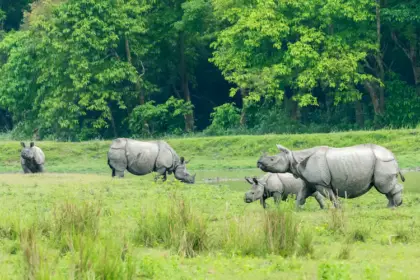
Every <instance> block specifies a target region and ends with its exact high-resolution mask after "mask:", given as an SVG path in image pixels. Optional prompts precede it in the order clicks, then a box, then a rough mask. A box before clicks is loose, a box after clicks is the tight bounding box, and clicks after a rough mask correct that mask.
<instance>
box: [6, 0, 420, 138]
mask: <svg viewBox="0 0 420 280" xmlns="http://www.w3.org/2000/svg"><path fill="white" fill-rule="evenodd" d="M377 4H378V5H377ZM417 4H418V3H417V1H415V0H410V1H403V2H401V1H396V0H390V1H386V3H385V2H383V1H382V2H380V3H379V2H375V1H368V0H356V1H352V2H345V1H344V2H343V1H341V2H337V1H329V0H315V1H310V2H308V1H305V0H297V1H292V2H290V1H286V2H284V1H283V2H278V1H273V0H269V1H260V0H250V1H236V0H163V1H155V0H153V1H137V0H114V1H106V3H105V2H103V1H99V0H39V1H31V0H17V1H12V0H3V1H2V2H1V4H0V76H1V77H2V79H1V80H0V131H13V133H12V135H13V137H14V138H15V139H17V138H22V137H24V138H29V137H32V135H33V131H34V130H35V129H37V131H38V133H39V137H40V138H41V139H60V140H71V141H82V140H89V139H110V138H115V137H118V136H121V137H133V136H135V137H136V136H141V137H142V138H146V137H158V136H166V135H168V134H173V135H180V134H183V133H190V132H192V131H194V130H195V131H203V132H204V134H211V135H214V134H218V135H221V134H224V135H226V134H244V133H248V134H264V133H303V132H332V131H337V130H340V131H341V130H354V129H360V128H362V129H372V128H375V129H377V128H384V127H392V128H400V127H415V126H417V125H418V123H419V119H418V116H419V115H420V113H419V112H418V111H419V108H418V106H417V104H419V103H420V102H419V100H418V98H419V96H420V70H419V69H420V65H419V59H417V58H418V57H419V56H420V54H419V48H418V45H419V43H418V41H419V38H420V36H419V35H418V30H419V28H420V19H419V14H420V11H419V7H418V6H419V5H417ZM376 9H377V12H378V13H376ZM377 24H379V25H377ZM378 32H379V33H378ZM388 72H389V73H392V74H388ZM367 82H369V83H368V84H367ZM367 85H374V87H373V91H369V90H368V88H366V86H367ZM379 85H380V86H383V90H384V92H385V95H384V96H383V99H382V97H381V96H382V95H381V93H382V91H381V90H380V88H379ZM238 93H240V96H239V94H238ZM229 95H230V96H231V97H233V95H238V96H237V97H238V99H237V100H235V101H236V103H235V104H233V103H232V99H231V98H230V96H229ZM284 95H286V96H287V99H286V100H285V101H286V102H284V103H282V102H281V101H282V100H283V97H284ZM239 98H240V99H242V100H239ZM378 99H379V100H378ZM356 100H357V101H358V102H357V106H355V105H356V104H354V101H356ZM382 101H383V104H385V106H384V108H383V109H381V110H379V111H378V110H377V109H376V110H374V106H373V104H376V105H378V104H377V102H379V106H380V107H381V106H382ZM218 104H225V105H222V106H218ZM375 108H377V107H376V106H375ZM381 108H382V107H381ZM238 110H240V113H241V118H240V123H241V125H238V122H239V121H238V115H239V111H238ZM209 115H210V118H209ZM356 116H357V117H356ZM206 128H208V129H206Z"/></svg>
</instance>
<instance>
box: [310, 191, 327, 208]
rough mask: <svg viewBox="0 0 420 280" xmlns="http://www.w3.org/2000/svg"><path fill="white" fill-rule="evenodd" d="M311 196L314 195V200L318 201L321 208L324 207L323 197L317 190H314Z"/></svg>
mask: <svg viewBox="0 0 420 280" xmlns="http://www.w3.org/2000/svg"><path fill="white" fill-rule="evenodd" d="M312 196H313V197H315V199H316V201H318V204H319V207H321V209H324V208H325V204H324V197H323V196H322V195H321V194H320V193H319V192H314V193H313V194H312Z"/></svg>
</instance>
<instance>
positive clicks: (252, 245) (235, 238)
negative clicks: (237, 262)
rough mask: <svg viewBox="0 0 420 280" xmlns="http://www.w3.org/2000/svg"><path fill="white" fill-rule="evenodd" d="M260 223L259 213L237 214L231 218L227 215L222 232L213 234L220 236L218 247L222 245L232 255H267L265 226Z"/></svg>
mask: <svg viewBox="0 0 420 280" xmlns="http://www.w3.org/2000/svg"><path fill="white" fill-rule="evenodd" d="M226 216H227V215H226ZM260 224H261V215H259V214H250V215H247V216H243V215H236V216H234V217H232V218H230V219H229V218H227V217H226V218H225V221H224V226H223V227H222V232H217V233H215V234H214V235H213V236H215V238H217V237H219V240H218V242H219V243H218V245H216V247H218V246H220V248H222V249H223V250H224V251H225V252H226V253H228V254H231V255H243V256H259V255H265V254H266V253H267V247H266V246H264V245H265V244H264V234H263V228H262V227H261V226H259V225H260ZM215 243H216V242H215Z"/></svg>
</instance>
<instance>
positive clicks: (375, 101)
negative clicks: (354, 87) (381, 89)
mask: <svg viewBox="0 0 420 280" xmlns="http://www.w3.org/2000/svg"><path fill="white" fill-rule="evenodd" d="M365 88H366V90H367V91H368V92H369V95H370V99H371V100H372V105H373V111H374V112H375V115H381V110H380V107H379V99H378V96H377V94H376V91H375V87H374V86H373V85H372V84H371V83H370V82H365Z"/></svg>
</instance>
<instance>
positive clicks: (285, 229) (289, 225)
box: [264, 207, 299, 257]
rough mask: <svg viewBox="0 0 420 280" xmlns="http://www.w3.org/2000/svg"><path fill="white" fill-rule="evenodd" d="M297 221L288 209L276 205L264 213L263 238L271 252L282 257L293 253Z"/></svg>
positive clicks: (296, 235) (296, 236)
mask: <svg viewBox="0 0 420 280" xmlns="http://www.w3.org/2000/svg"><path fill="white" fill-rule="evenodd" d="M298 226H299V223H298V221H297V218H296V216H295V213H294V212H293V211H291V210H290V209H285V210H283V209H281V208H280V207H276V208H274V209H272V210H269V211H266V212H265V215H264V238H265V243H266V246H267V249H268V251H269V252H270V253H272V254H277V255H281V256H284V257H287V256H290V255H292V254H294V253H295V250H296V242H297V238H298Z"/></svg>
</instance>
